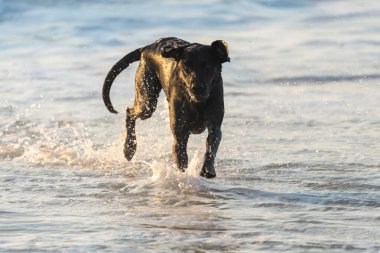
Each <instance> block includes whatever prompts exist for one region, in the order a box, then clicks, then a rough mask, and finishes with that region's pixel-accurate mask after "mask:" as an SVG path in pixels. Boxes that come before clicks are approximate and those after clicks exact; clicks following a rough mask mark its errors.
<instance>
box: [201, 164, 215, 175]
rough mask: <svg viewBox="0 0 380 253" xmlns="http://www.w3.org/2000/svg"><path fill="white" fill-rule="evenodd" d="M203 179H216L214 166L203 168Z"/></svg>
mask: <svg viewBox="0 0 380 253" xmlns="http://www.w3.org/2000/svg"><path fill="white" fill-rule="evenodd" d="M199 175H200V176H201V177H205V178H214V177H216V173H215V169H214V166H203V167H202V170H201V173H199Z"/></svg>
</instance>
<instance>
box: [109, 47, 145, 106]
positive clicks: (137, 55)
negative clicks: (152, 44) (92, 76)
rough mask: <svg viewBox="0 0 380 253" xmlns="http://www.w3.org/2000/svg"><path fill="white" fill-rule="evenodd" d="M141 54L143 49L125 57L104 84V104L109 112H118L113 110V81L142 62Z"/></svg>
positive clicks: (114, 67)
mask: <svg viewBox="0 0 380 253" xmlns="http://www.w3.org/2000/svg"><path fill="white" fill-rule="evenodd" d="M141 52H142V48H139V49H136V50H135V51H133V52H130V53H129V54H127V55H126V56H124V57H123V58H122V59H121V60H120V61H118V62H117V63H116V64H115V65H114V66H113V67H112V68H111V70H110V71H109V72H108V74H107V76H106V79H105V80H104V84H103V102H104V104H105V105H106V107H107V109H108V111H110V112H112V113H117V111H116V110H115V109H114V108H113V106H112V103H111V99H110V90H111V86H112V83H113V81H114V80H115V78H116V77H117V76H118V75H119V74H120V73H121V72H122V71H123V70H124V69H126V68H127V67H128V66H129V64H130V63H132V62H135V61H139V60H140V57H141Z"/></svg>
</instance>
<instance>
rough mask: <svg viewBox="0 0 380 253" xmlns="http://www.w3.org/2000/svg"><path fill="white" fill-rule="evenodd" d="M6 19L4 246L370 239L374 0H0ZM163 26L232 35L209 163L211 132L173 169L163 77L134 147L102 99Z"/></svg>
mask: <svg viewBox="0 0 380 253" xmlns="http://www.w3.org/2000/svg"><path fill="white" fill-rule="evenodd" d="M184 10H185V11H184ZM0 30H1V35H0V51H1V54H0V84H1V86H0V91H1V94H2V96H1V106H0V138H1V139H0V166H1V170H0V251H1V252H25V251H38V252H56V251H63V252H89V251H98V252H213V251H214V252H256V251H264V252H265V251H267V252H274V251H291V252H341V251H346V250H350V251H353V252H378V251H380V239H379V238H380V228H379V227H380V144H379V141H378V140H379V139H380V110H379V107H380V74H379V67H380V65H379V62H380V61H379V59H380V51H379V50H378V47H379V45H380V35H379V34H380V33H379V32H380V5H379V4H378V3H377V1H354V0H351V1H280V0H278V1H277V0H271V1H230V2H228V1H221V0H220V1H217V0H215V1H204V2H192V1H181V3H179V2H176V1H164V2H162V1H161V2H160V3H158V2H156V1H148V0H147V1H116V0H114V1H71V0H70V1H57V0H44V1H33V2H32V1H27V0H16V1H10V0H0ZM165 36H177V37H181V38H183V39H186V40H188V41H197V42H201V43H205V44H206V43H211V42H212V41H213V40H215V39H224V40H225V41H227V42H228V43H229V46H230V54H231V59H232V61H231V63H226V64H224V68H223V78H224V83H225V103H226V115H225V120H224V123H223V129H222V130H223V140H222V143H221V146H220V150H219V152H218V156H217V165H216V170H217V178H215V179H212V180H206V179H203V178H201V177H199V176H198V173H199V169H200V164H201V162H202V159H201V158H202V153H203V152H204V141H205V137H206V135H205V134H202V135H195V136H192V137H191V139H190V143H189V154H190V160H191V161H190V165H189V169H188V170H187V172H186V173H179V172H177V171H176V170H175V169H174V168H173V165H172V160H171V143H172V138H171V134H170V130H169V122H168V111H167V107H166V105H165V103H164V98H163V97H164V96H163V94H162V96H161V98H160V99H161V100H160V104H159V107H158V109H157V111H156V113H155V115H154V116H153V117H152V118H151V119H149V120H146V121H139V122H138V123H137V135H138V148H137V153H136V155H135V157H134V159H133V160H132V162H127V161H125V159H124V158H123V155H122V141H123V135H124V128H123V127H124V126H123V125H124V115H122V114H119V115H116V116H115V115H111V114H109V113H108V112H107V111H106V109H105V107H104V105H103V102H102V100H101V94H100V92H101V86H102V82H103V80H104V77H105V75H106V74H107V72H108V70H109V68H110V67H111V66H112V65H113V64H114V63H115V62H116V61H117V60H119V59H120V58H121V57H122V56H123V55H124V54H125V53H127V52H129V51H132V50H133V49H135V48H137V47H140V46H142V45H146V44H148V43H151V42H153V41H154V40H155V39H157V38H160V37H165ZM135 69H136V64H134V65H132V66H131V67H130V68H128V69H127V70H126V71H125V72H124V73H123V74H121V75H120V76H119V77H118V79H117V80H116V81H115V83H114V85H113V89H112V92H111V98H112V101H113V104H114V106H115V108H116V109H117V110H119V111H122V109H123V108H125V107H126V106H127V105H130V104H131V103H132V99H133V95H134V93H133V90H134V89H133V79H134V71H135Z"/></svg>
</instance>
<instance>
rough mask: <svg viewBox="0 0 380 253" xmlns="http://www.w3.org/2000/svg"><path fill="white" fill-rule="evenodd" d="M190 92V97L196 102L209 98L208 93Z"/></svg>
mask: <svg viewBox="0 0 380 253" xmlns="http://www.w3.org/2000/svg"><path fill="white" fill-rule="evenodd" d="M189 94H190V99H191V100H192V101H193V102H196V103H200V102H203V101H205V100H206V99H207V98H208V94H194V93H191V92H189Z"/></svg>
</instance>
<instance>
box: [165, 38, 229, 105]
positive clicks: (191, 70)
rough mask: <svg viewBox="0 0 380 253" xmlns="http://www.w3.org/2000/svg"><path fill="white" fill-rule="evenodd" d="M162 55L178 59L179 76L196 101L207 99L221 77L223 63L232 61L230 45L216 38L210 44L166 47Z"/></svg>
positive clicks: (190, 95)
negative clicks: (229, 50)
mask: <svg viewBox="0 0 380 253" xmlns="http://www.w3.org/2000/svg"><path fill="white" fill-rule="evenodd" d="M162 56H163V57H166V58H173V59H174V60H176V61H177V71H178V78H179V79H180V81H181V82H182V83H183V84H184V87H185V89H186V92H187V93H188V95H189V97H190V99H191V100H192V101H194V102H202V101H205V100H206V99H207V98H208V97H209V95H210V92H211V91H212V89H213V88H214V85H215V83H216V81H217V80H218V79H219V78H220V74H221V66H222V63H224V62H227V61H230V58H229V57H228V45H227V43H226V42H224V41H222V40H216V41H214V42H213V43H211V45H210V46H207V45H201V44H196V43H194V44H189V45H185V46H182V47H166V48H163V49H162Z"/></svg>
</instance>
